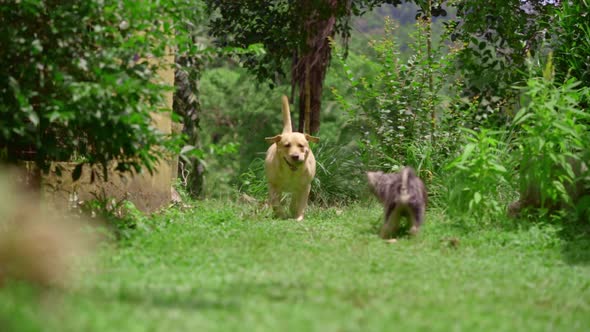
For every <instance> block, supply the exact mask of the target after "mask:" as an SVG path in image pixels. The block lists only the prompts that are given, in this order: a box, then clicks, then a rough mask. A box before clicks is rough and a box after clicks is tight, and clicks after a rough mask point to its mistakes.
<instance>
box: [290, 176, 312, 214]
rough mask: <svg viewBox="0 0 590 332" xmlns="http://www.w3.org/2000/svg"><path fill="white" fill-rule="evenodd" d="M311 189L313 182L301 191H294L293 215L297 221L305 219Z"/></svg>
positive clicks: (292, 200)
mask: <svg viewBox="0 0 590 332" xmlns="http://www.w3.org/2000/svg"><path fill="white" fill-rule="evenodd" d="M310 190H311V184H309V185H307V186H306V187H305V188H304V189H302V190H301V191H298V192H295V193H293V197H292V199H291V215H292V216H293V217H294V218H295V220H296V221H301V220H303V216H304V214H305V208H306V207H307V199H308V198H309V192H310Z"/></svg>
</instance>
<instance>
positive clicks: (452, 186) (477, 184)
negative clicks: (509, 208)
mask: <svg viewBox="0 0 590 332" xmlns="http://www.w3.org/2000/svg"><path fill="white" fill-rule="evenodd" d="M463 131H464V133H465V135H464V138H465V145H464V148H463V150H462V152H461V154H460V155H459V156H458V157H457V158H456V159H455V160H453V161H452V162H451V163H450V164H449V165H447V166H446V172H447V175H448V177H447V178H446V179H444V180H443V182H444V183H445V186H444V187H445V191H446V194H445V196H446V197H443V199H442V201H443V202H444V204H445V206H446V207H447V208H448V209H449V210H450V211H451V212H452V213H453V214H454V215H464V214H465V213H466V214H468V215H475V216H478V217H481V216H484V215H499V214H501V213H503V211H504V206H505V204H503V203H507V197H503V196H504V195H505V194H506V190H505V189H506V188H507V187H509V183H508V182H507V179H508V178H509V174H510V173H509V172H508V170H507V169H506V167H505V166H504V165H506V164H507V161H508V154H507V147H508V144H507V143H508V142H507V133H506V132H504V131H494V130H489V129H485V128H482V129H480V130H479V131H474V130H471V129H466V128H464V129H463ZM502 189H504V190H502Z"/></svg>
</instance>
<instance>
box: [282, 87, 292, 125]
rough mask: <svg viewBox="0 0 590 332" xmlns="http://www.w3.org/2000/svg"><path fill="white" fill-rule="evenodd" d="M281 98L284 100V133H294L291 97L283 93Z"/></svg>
mask: <svg viewBox="0 0 590 332" xmlns="http://www.w3.org/2000/svg"><path fill="white" fill-rule="evenodd" d="M281 99H282V101H283V134H285V133H292V132H293V127H292V126H291V110H290V109H289V98H287V96H285V95H283V97H282V98H281Z"/></svg>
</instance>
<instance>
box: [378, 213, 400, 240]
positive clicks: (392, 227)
mask: <svg viewBox="0 0 590 332" xmlns="http://www.w3.org/2000/svg"><path fill="white" fill-rule="evenodd" d="M384 214H385V217H384V219H385V220H384V221H383V226H381V232H380V236H381V238H382V239H388V238H390V237H391V236H392V235H393V234H395V232H397V229H398V227H399V211H398V209H397V208H396V207H395V205H393V206H388V207H386V208H385V213H384Z"/></svg>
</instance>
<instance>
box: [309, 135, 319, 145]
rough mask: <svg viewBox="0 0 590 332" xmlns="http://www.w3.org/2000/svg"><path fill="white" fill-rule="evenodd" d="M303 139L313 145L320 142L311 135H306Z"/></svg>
mask: <svg viewBox="0 0 590 332" xmlns="http://www.w3.org/2000/svg"><path fill="white" fill-rule="evenodd" d="M305 139H306V140H307V141H308V142H314V143H317V142H319V141H320V138H319V137H315V136H311V135H308V134H305Z"/></svg>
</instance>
